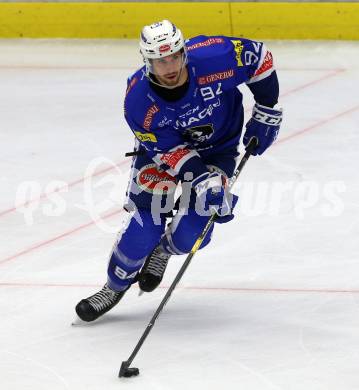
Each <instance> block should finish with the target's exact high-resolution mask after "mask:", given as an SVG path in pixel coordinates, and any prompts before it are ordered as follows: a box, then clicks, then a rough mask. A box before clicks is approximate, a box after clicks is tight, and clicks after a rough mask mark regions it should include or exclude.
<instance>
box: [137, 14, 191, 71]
mask: <svg viewBox="0 0 359 390" xmlns="http://www.w3.org/2000/svg"><path fill="white" fill-rule="evenodd" d="M181 49H183V50H184V52H185V57H186V46H185V43H184V39H183V35H182V32H181V30H180V29H178V28H177V27H176V26H175V25H174V24H173V23H171V22H170V21H169V20H162V21H161V22H157V23H154V24H151V25H149V26H144V27H143V29H142V31H141V40H140V52H141V54H142V56H143V59H144V61H145V64H146V69H147V71H149V69H150V67H151V65H150V61H149V60H151V59H156V58H162V57H166V56H169V55H171V54H174V53H176V52H178V51H180V50H181Z"/></svg>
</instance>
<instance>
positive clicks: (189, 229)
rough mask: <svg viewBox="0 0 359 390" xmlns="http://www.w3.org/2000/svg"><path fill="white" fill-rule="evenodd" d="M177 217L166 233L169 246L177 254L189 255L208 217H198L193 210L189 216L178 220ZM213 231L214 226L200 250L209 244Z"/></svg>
mask: <svg viewBox="0 0 359 390" xmlns="http://www.w3.org/2000/svg"><path fill="white" fill-rule="evenodd" d="M176 217H177V216H176ZM176 217H175V219H174V221H173V223H172V225H171V227H170V229H169V231H168V232H167V233H166V241H167V244H168V246H169V247H170V249H172V252H173V253H175V254H184V253H189V252H190V251H191V249H192V248H193V245H194V243H195V242H196V240H197V239H198V237H199V236H200V235H201V233H202V231H203V229H204V227H205V226H206V223H207V222H208V217H201V216H198V215H197V214H196V213H194V211H193V210H190V211H189V213H188V215H184V216H181V217H179V218H177V220H176ZM212 231H213V226H212V227H211V229H210V231H209V232H208V233H207V235H206V237H205V238H204V240H203V242H202V244H201V245H200V247H199V249H202V248H204V247H205V246H206V245H208V244H209V242H210V240H211V235H212Z"/></svg>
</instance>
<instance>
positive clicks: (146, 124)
mask: <svg viewBox="0 0 359 390" xmlns="http://www.w3.org/2000/svg"><path fill="white" fill-rule="evenodd" d="M159 110H160V109H159V108H158V107H157V106H156V104H154V105H153V106H151V107H150V108H149V109H148V110H147V112H146V115H145V120H144V121H143V128H144V129H146V130H148V131H149V130H150V127H151V124H152V121H153V117H154V115H155V114H156V113H157V112H158V111H159Z"/></svg>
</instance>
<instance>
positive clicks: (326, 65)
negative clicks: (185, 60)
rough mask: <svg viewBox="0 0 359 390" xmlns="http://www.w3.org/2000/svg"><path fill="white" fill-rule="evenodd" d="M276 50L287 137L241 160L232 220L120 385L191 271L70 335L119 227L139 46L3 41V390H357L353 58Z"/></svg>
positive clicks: (342, 53)
mask: <svg viewBox="0 0 359 390" xmlns="http://www.w3.org/2000/svg"><path fill="white" fill-rule="evenodd" d="M268 46H269V47H270V48H271V49H272V52H273V54H274V57H275V60H276V65H277V68H278V75H279V78H280V83H281V94H282V97H281V103H282V105H283V107H284V110H285V111H284V112H285V120H284V123H283V127H282V130H281V133H280V137H279V140H278V141H277V143H276V144H275V145H274V146H273V147H272V148H271V149H270V150H269V151H267V152H266V153H265V154H264V155H263V156H262V157H257V158H252V159H250V161H249V162H248V164H247V166H246V168H245V170H244V171H243V174H242V175H241V177H240V184H239V185H238V186H236V191H238V193H239V195H240V196H241V201H240V207H239V209H238V210H237V218H236V219H235V220H234V221H233V222H232V223H230V224H227V225H223V226H216V229H215V234H214V237H213V241H212V243H211V245H210V246H209V247H207V248H205V249H204V250H203V251H201V252H199V253H198V254H196V256H195V258H194V259H193V263H192V264H191V265H190V267H189V269H188V271H187V273H186V274H185V276H184V278H183V280H182V282H181V284H180V286H179V288H178V289H177V290H176V292H175V293H174V295H173V296H172V299H171V300H170V302H169V303H168V305H167V306H166V308H165V310H164V312H163V313H162V315H161V317H160V318H159V320H158V322H157V323H156V326H155V328H154V329H153V331H152V333H151V334H150V336H149V338H148V340H147V341H146V343H145V344H144V346H143V349H142V350H141V351H140V353H139V355H138V357H137V358H136V359H135V361H134V365H135V366H137V367H139V368H140V371H141V373H140V376H139V377H136V378H132V379H118V378H117V373H118V370H119V368H120V365H121V361H122V360H126V359H127V358H128V356H129V354H130V353H131V351H132V349H133V347H134V346H135V344H136V342H137V340H138V338H139V337H140V336H141V334H142V332H143V331H144V329H145V327H146V325H147V323H148V321H149V319H150V318H151V316H152V314H153V312H154V310H155V309H156V308H157V306H158V304H159V302H160V300H161V299H162V297H163V295H164V293H165V288H166V287H168V286H169V284H170V283H171V281H172V280H173V278H174V276H175V274H176V272H177V270H178V269H179V267H180V265H181V264H182V262H183V260H184V257H183V256H182V257H178V258H174V259H173V260H171V263H170V265H169V269H168V271H167V273H166V275H165V278H164V281H163V284H162V286H161V288H160V289H158V290H156V291H155V292H153V293H152V294H145V295H143V296H142V297H138V296H137V293H138V290H137V289H136V288H133V289H132V290H130V291H129V292H128V294H127V295H126V296H125V298H124V299H123V301H121V303H120V304H119V305H118V306H117V307H116V308H115V309H113V310H112V311H111V312H110V313H108V314H107V315H106V316H104V317H103V318H101V319H100V320H98V321H97V322H95V323H92V324H89V325H84V326H76V327H72V326H71V322H72V321H73V319H74V306H75V304H76V303H77V302H78V300H80V299H81V298H83V297H85V296H88V295H90V294H92V293H93V292H94V291H96V290H97V289H98V288H100V287H101V285H102V284H103V283H104V281H105V278H106V275H105V273H106V266H107V260H108V254H109V252H110V250H111V247H112V245H113V242H114V239H115V236H116V231H117V230H118V229H119V228H120V226H121V220H122V219H123V218H124V213H123V212H121V202H122V200H123V195H124V191H125V188H126V185H127V176H128V172H129V161H128V160H126V159H125V158H124V153H125V152H127V151H130V150H131V149H132V143H133V138H132V136H131V132H130V131H129V129H128V128H127V126H126V124H125V121H124V119H123V112H122V111H123V109H122V101H123V98H124V92H125V88H126V78H127V76H128V75H129V74H130V73H131V72H132V71H133V70H135V69H136V67H137V66H138V65H140V58H139V54H138V48H137V46H136V43H135V42H132V41H76V40H74V41H63V40H52V41H46V40H44V41H43V40H3V41H0V91H1V92H0V145H1V155H0V188H1V197H0V237H1V246H0V307H1V320H0V387H1V389H6V390H15V389H16V390H19V389H21V390H25V389H29V390H35V389H36V390H45V389H46V390H48V389H51V390H57V389H71V390H75V389H76V390H78V389H86V390H99V389H106V390H111V389H118V388H123V387H124V386H126V387H127V388H129V389H141V390H143V389H146V390H151V389H154V390H161V389H166V390H177V389H178V390H179V389H181V390H182V389H184V388H187V389H206V390H212V389H213V390H217V389H218V388H236V389H239V388H240V389H246V390H257V389H261V390H267V389H268V390H272V389H273V390H274V389H283V390H304V389H305V390H308V389H310V390H338V389H345V390H357V389H358V388H359V374H358V370H357V364H358V359H359V352H358V351H359V349H358V345H359V332H358V329H359V311H358V308H359V306H358V305H359V282H358V280H359V265H358V260H359V259H358V234H359V218H358V207H359V200H358V199H359V182H358V173H357V172H358V165H359V157H358V150H359V125H358V123H359V95H358V90H359V56H358V49H359V44H358V43H356V42H268ZM241 90H242V91H245V94H246V95H245V107H246V109H247V112H246V115H247V116H249V115H250V111H249V110H250V107H251V104H252V99H251V97H250V93H249V92H248V90H247V91H246V87H241ZM84 177H85V179H84ZM280 187H282V188H284V189H285V188H287V190H286V191H284V192H283V194H282V196H280V192H279V191H280ZM56 188H61V190H60V192H54V191H55V190H56ZM44 191H47V193H48V194H49V195H48V197H46V196H44V195H43V194H44ZM39 197H40V199H39ZM31 199H32V201H31V202H30V203H25V202H26V201H29V200H31ZM16 206H17V209H14V208H15V207H16Z"/></svg>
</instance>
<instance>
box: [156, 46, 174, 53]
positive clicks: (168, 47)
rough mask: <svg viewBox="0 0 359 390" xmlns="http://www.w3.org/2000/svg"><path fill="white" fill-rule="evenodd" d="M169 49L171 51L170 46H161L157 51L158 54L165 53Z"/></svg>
mask: <svg viewBox="0 0 359 390" xmlns="http://www.w3.org/2000/svg"><path fill="white" fill-rule="evenodd" d="M170 49H171V46H170V45H162V46H160V47H159V49H158V50H159V52H160V53H166V52H167V51H169V50H170Z"/></svg>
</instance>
